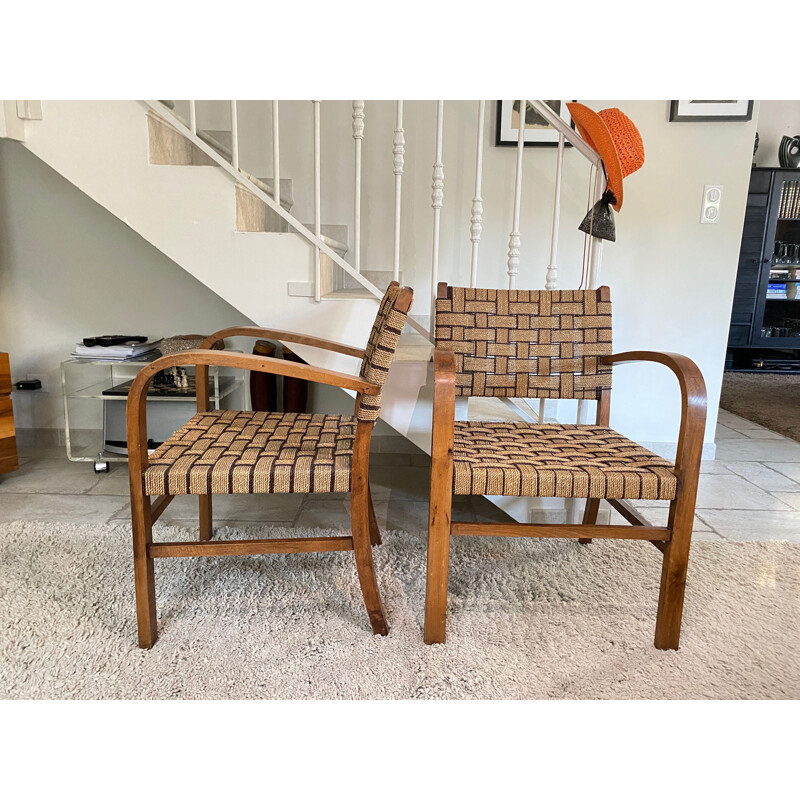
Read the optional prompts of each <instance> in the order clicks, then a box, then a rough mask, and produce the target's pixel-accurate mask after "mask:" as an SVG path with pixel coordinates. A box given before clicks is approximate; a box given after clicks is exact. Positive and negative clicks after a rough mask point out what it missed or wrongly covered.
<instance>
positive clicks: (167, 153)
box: [147, 112, 215, 167]
mask: <svg viewBox="0 0 800 800" xmlns="http://www.w3.org/2000/svg"><path fill="white" fill-rule="evenodd" d="M147 133H148V145H149V157H150V163H151V164H160V165H170V166H188V167H213V166H215V162H214V161H213V159H211V158H210V157H209V156H207V155H206V154H205V153H204V152H203V151H202V150H200V148H198V147H196V146H195V145H193V144H192V143H191V142H190V141H189V140H188V139H185V138H184V137H183V136H182V135H181V134H180V133H179V132H178V131H176V130H175V128H173V127H172V126H171V125H169V124H168V123H166V122H164V121H163V120H161V119H159V118H158V117H157V116H156V115H155V114H153V113H152V112H151V113H149V114H148V115H147Z"/></svg>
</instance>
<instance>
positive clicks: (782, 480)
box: [0, 410, 800, 542]
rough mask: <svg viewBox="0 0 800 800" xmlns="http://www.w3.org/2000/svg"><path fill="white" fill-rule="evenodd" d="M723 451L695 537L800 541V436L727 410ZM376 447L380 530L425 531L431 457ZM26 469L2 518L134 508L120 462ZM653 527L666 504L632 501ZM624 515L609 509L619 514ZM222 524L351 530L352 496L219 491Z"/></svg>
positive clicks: (706, 487)
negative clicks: (99, 470)
mask: <svg viewBox="0 0 800 800" xmlns="http://www.w3.org/2000/svg"><path fill="white" fill-rule="evenodd" d="M716 441H717V454H716V459H715V460H714V461H707V462H704V463H703V466H702V475H701V479H700V488H699V493H698V502H697V512H696V517H695V528H694V537H695V538H696V539H710V540H719V539H720V538H722V539H732V540H737V541H744V540H759V539H787V540H791V541H797V542H800V442H795V441H792V440H790V439H787V438H785V437H783V436H781V435H779V434H777V433H773V432H772V431H769V430H767V429H766V428H764V427H762V426H760V425H757V424H756V423H753V422H750V421H748V420H746V419H742V418H741V417H737V416H735V415H734V414H731V413H729V412H727V411H722V410H721V411H720V415H719V422H718V425H717V434H716ZM376 449H377V452H373V455H372V464H371V478H372V487H373V498H374V502H375V512H376V515H377V517H378V522H379V524H380V526H381V528H388V529H392V528H397V529H401V530H415V531H421V530H423V529H424V528H425V527H426V525H427V514H428V470H429V467H428V459H427V456H423V455H419V453H418V451H416V452H410V449H411V448H409V452H403V453H389V452H383V451H382V448H376ZM20 464H21V466H20V469H19V470H18V471H16V472H13V473H10V474H8V475H4V476H0V522H9V521H12V520H42V521H64V522H101V523H102V522H107V521H111V520H126V519H128V514H129V503H128V471H127V467H126V466H125V465H124V464H113V465H112V467H111V472H110V473H108V474H100V475H97V474H95V473H94V471H93V470H92V466H91V464H90V463H71V462H69V461H68V460H67V458H66V455H65V452H64V448H62V447H35V448H34V447H29V448H22V447H21V448H20ZM634 505H636V506H637V507H638V508H640V509H642V510H643V513H644V514H645V515H646V516H647V517H648V519H650V520H651V521H652V522H653V523H654V524H663V523H664V521H665V520H666V513H667V503H663V502H652V501H651V502H641V503H634ZM617 516H618V515H617V514H616V512H611V514H610V515H608V516H607V518H608V519H610V520H611V521H613V522H616V521H617V519H616V518H617ZM453 517H454V519H459V520H465V521H481V520H485V521H491V520H503V519H507V517H506V516H505V514H504V513H503V512H502V511H500V510H499V509H497V508H496V507H495V506H494V505H493V504H492V503H490V502H489V501H488V500H486V499H485V498H483V497H462V498H457V499H456V502H455V506H454V511H453ZM601 521H604V520H601ZM214 523H215V525H217V526H222V525H230V526H235V527H248V528H257V527H263V526H264V525H267V526H277V527H326V528H344V529H346V528H349V511H348V505H347V496H346V495H330V494H329V495H309V496H300V495H283V496H280V495H271V496H263V495H262V496H239V497H215V499H214ZM161 524H165V525H171V524H172V525H175V524H177V525H182V526H191V527H194V526H196V524H197V522H196V501H195V500H194V498H191V497H178V498H176V499H175V500H174V501H173V502H172V504H171V505H170V506H169V508H168V509H167V510H166V511H165V513H164V515H163V516H162V517H161V520H159V522H158V523H157V525H156V529H157V528H158V526H159V525H161Z"/></svg>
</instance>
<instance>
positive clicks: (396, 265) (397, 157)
mask: <svg viewBox="0 0 800 800" xmlns="http://www.w3.org/2000/svg"><path fill="white" fill-rule="evenodd" d="M393 145H394V147H393V150H392V152H393V153H394V254H393V257H392V274H393V276H394V280H396V281H399V280H400V200H401V197H402V191H403V186H402V184H403V164H404V162H405V158H404V156H405V152H406V137H405V131H404V130H403V101H402V100H398V101H397V119H396V122H395V127H394V141H393Z"/></svg>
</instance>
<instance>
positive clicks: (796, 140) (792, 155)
mask: <svg viewBox="0 0 800 800" xmlns="http://www.w3.org/2000/svg"><path fill="white" fill-rule="evenodd" d="M778 161H780V164H781V166H782V167H783V168H784V169H797V168H798V167H800V135H797V136H784V137H783V138H782V139H781V144H780V147H779V148H778Z"/></svg>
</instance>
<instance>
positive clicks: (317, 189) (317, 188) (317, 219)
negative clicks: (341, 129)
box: [313, 100, 322, 303]
mask: <svg viewBox="0 0 800 800" xmlns="http://www.w3.org/2000/svg"><path fill="white" fill-rule="evenodd" d="M313 106H314V236H316V237H317V239H319V237H320V234H321V232H322V191H321V179H320V173H321V170H320V166H321V164H320V103H319V100H314V101H313ZM315 251H316V252H315V255H314V302H316V303H319V302H320V300H321V294H320V292H321V289H320V283H321V280H322V276H321V274H320V251H319V247H316V248H315Z"/></svg>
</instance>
